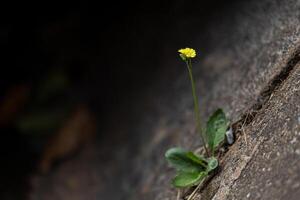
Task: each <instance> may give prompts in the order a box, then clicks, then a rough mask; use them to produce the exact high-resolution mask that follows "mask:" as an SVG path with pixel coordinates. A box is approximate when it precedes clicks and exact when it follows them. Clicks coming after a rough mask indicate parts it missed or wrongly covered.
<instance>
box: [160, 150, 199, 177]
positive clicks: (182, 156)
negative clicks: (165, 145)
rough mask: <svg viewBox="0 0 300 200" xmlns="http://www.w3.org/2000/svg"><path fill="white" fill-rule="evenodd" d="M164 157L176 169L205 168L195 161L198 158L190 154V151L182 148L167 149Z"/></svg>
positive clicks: (194, 170)
mask: <svg viewBox="0 0 300 200" xmlns="http://www.w3.org/2000/svg"><path fill="white" fill-rule="evenodd" d="M165 157H166V159H167V160H168V162H169V163H170V164H171V165H172V166H173V167H175V168H176V169H177V170H178V171H184V172H200V171H204V170H205V168H204V167H202V166H201V165H200V164H199V162H198V161H196V160H198V159H196V158H195V157H193V156H191V153H190V152H187V151H185V150H184V149H181V148H178V147H177V148H171V149H169V150H168V151H167V152H166V154H165ZM191 157H193V158H191ZM199 160H200V158H199Z"/></svg>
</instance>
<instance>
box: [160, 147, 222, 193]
mask: <svg viewBox="0 0 300 200" xmlns="http://www.w3.org/2000/svg"><path fill="white" fill-rule="evenodd" d="M165 156H166V159H167V160H168V162H169V163H170V165H171V166H173V167H174V168H175V169H176V170H177V175H176V176H175V178H174V179H173V181H172V184H173V185H174V186H175V187H189V186H193V185H197V184H198V183H199V182H201V181H202V180H203V179H204V178H205V177H207V176H208V174H209V173H210V172H211V171H213V170H214V169H215V168H217V166H218V160H217V159H216V158H215V157H210V158H208V159H206V158H204V157H202V156H198V155H196V154H194V153H192V152H190V151H185V150H184V149H181V148H177V147H176V148H171V149H169V150H168V151H167V152H166V154H165Z"/></svg>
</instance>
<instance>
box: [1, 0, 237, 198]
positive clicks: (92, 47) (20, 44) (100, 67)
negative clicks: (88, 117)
mask: <svg viewBox="0 0 300 200" xmlns="http://www.w3.org/2000/svg"><path fill="white" fill-rule="evenodd" d="M232 2H233V1H217V0H211V1H204V0H201V1H199V0H198V1H179V0H173V1H158V0H154V1H121V2H117V1H105V2H102V1H99V2H98V3H97V4H96V3H95V4H94V5H92V4H87V3H82V4H77V5H74V4H70V5H59V4H56V5H54V4H52V3H48V4H44V5H37V4H33V5H32V6H31V5H28V4H26V5H21V4H18V5H7V6H3V7H2V9H1V10H2V11H3V12H2V13H3V14H2V19H1V31H0V42H1V47H2V53H1V54H2V56H1V61H0V62H1V73H0V95H1V96H0V99H1V100H2V99H3V97H4V95H5V93H6V92H7V90H8V89H9V88H10V87H11V86H13V85H17V84H25V83H26V84H29V85H30V86H31V87H33V88H36V87H38V85H39V82H40V80H41V79H43V77H45V76H47V73H49V71H53V70H58V69H63V70H64V71H66V73H67V74H68V76H69V77H70V79H71V82H72V86H71V88H70V89H69V90H68V91H67V96H68V98H67V99H68V100H70V99H71V100H70V101H71V102H85V103H87V104H88V105H89V106H90V108H91V110H92V111H93V113H95V115H96V116H97V119H98V121H100V122H101V124H104V125H102V128H104V127H103V126H105V124H107V123H109V122H111V121H112V120H113V119H114V116H115V115H116V114H117V115H122V116H126V118H128V119H130V117H131V107H132V106H133V105H134V101H135V98H136V97H138V96H139V94H140V93H141V91H143V89H144V88H146V87H148V86H149V85H151V84H154V83H155V80H156V77H157V75H158V74H159V73H160V71H161V70H166V69H168V70H170V71H172V66H166V69H161V68H158V66H160V65H159V63H160V62H161V60H159V58H161V55H163V54H164V53H165V52H164V48H163V46H165V45H166V44H168V42H170V41H172V42H173V44H172V46H178V47H177V48H176V49H174V52H176V51H177V49H178V48H181V47H184V46H185V45H189V38H178V40H177V39H176V37H177V36H176V33H172V32H170V30H169V27H171V26H174V25H176V22H177V21H178V20H180V19H181V18H186V17H190V18H193V17H194V18H197V19H199V20H198V21H199V23H198V24H197V26H201V27H203V29H205V28H206V27H208V26H213V25H214V24H210V22H211V21H210V20H211V19H212V18H214V19H218V17H221V16H222V15H221V13H222V12H223V10H224V8H228V7H231V6H232V4H231V3H232ZM232 9H235V8H234V7H232ZM182 29H186V31H187V32H189V31H190V29H189V27H182ZM199 34H202V33H199ZM203 34H205V33H203ZM202 38H206V39H207V40H203V41H204V43H205V41H209V39H211V38H210V35H202ZM174 43H175V44H174ZM204 46H205V44H204ZM206 51H209V47H208V48H207V49H206ZM128 119H127V120H128ZM125 123H126V121H125ZM0 128H1V135H2V138H1V140H0V155H1V167H0V168H1V171H0V199H25V198H26V194H27V192H28V191H29V190H30V186H29V185H30V184H29V182H28V176H29V175H30V174H31V173H34V172H35V170H36V163H37V159H38V158H39V156H40V153H39V151H38V150H37V148H36V146H38V145H39V144H36V141H32V137H30V136H28V135H24V134H21V133H19V132H18V130H17V129H16V128H15V126H14V124H13V123H10V124H7V125H5V126H2V127H0ZM103 137H104V136H103V135H98V138H103ZM105 137H106V138H107V136H105ZM110 137H113V136H110Z"/></svg>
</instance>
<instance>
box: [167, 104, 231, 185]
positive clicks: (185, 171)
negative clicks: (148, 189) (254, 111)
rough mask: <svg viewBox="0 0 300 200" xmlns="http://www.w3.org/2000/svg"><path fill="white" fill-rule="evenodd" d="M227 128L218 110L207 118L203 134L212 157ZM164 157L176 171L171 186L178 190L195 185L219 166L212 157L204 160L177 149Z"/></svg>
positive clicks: (223, 117) (168, 152) (222, 114)
mask: <svg viewBox="0 0 300 200" xmlns="http://www.w3.org/2000/svg"><path fill="white" fill-rule="evenodd" d="M227 127H228V120H227V118H226V116H225V113H224V112H223V111H222V110H221V109H218V110H217V111H216V112H214V113H213V114H212V116H211V117H210V118H209V120H208V122H207V127H206V132H205V136H206V141H207V143H208V144H206V145H207V146H208V147H209V149H210V152H211V155H214V152H215V150H216V148H217V147H218V146H219V145H220V144H221V143H222V142H223V141H224V139H225V132H226V129H227ZM165 157H166V159H167V160H168V162H169V163H170V165H171V166H173V167H174V168H175V169H176V170H177V175H176V176H175V178H174V179H173V181H172V184H173V185H174V186H175V187H179V188H182V187H190V186H193V185H197V184H198V183H200V182H201V181H202V180H203V179H204V178H206V177H207V176H208V175H209V173H210V172H212V171H213V170H215V169H216V168H217V167H218V165H219V163H218V160H217V158H215V157H214V156H211V157H208V158H206V157H205V156H201V155H196V154H194V153H193V152H191V151H186V150H184V149H182V148H179V147H176V148H171V149H169V150H168V151H167V152H166V154H165Z"/></svg>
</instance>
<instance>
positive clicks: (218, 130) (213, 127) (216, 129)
mask: <svg viewBox="0 0 300 200" xmlns="http://www.w3.org/2000/svg"><path fill="white" fill-rule="evenodd" d="M228 124H229V123H228V120H227V118H226V116H225V113H224V112H223V110H222V109H218V110H216V111H215V112H214V113H213V114H212V116H210V118H209V120H208V122H207V125H206V132H205V136H206V140H207V143H208V147H209V149H210V151H211V153H212V154H214V152H215V149H216V148H217V147H218V146H219V145H220V143H221V142H223V141H224V139H225V133H226V130H227V127H228Z"/></svg>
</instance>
